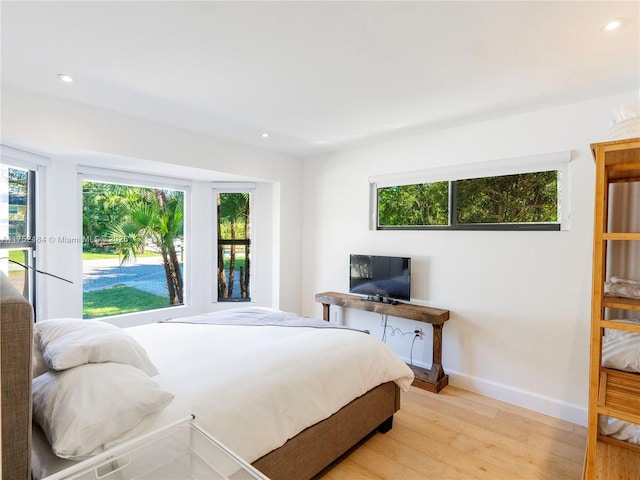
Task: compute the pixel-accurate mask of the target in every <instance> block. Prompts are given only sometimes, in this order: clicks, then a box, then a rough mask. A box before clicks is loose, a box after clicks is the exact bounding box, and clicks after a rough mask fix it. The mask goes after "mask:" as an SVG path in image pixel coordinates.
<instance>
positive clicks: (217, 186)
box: [211, 182, 256, 304]
mask: <svg viewBox="0 0 640 480" xmlns="http://www.w3.org/2000/svg"><path fill="white" fill-rule="evenodd" d="M211 187H212V188H211V204H212V207H213V222H212V226H211V228H212V238H213V239H214V241H215V245H214V247H213V258H212V267H213V269H212V270H213V278H212V291H211V296H212V303H223V304H224V303H254V302H255V298H254V297H255V286H254V284H255V281H254V280H255V278H256V277H255V258H251V262H250V267H249V278H250V281H249V298H247V299H238V298H230V299H220V297H219V296H218V242H219V240H220V239H219V238H218V222H219V219H218V209H217V208H216V205H217V198H218V194H219V193H249V224H250V225H251V227H252V228H251V230H250V231H251V235H250V238H249V239H248V241H249V243H248V246H249V247H251V249H250V255H251V256H253V255H254V248H253V247H254V246H255V240H254V235H255V229H254V228H253V225H254V210H255V196H256V195H255V194H256V184H255V183H251V182H212V184H211ZM229 242H232V240H229ZM242 242H243V244H244V242H245V240H242Z"/></svg>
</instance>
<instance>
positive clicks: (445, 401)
mask: <svg viewBox="0 0 640 480" xmlns="http://www.w3.org/2000/svg"><path fill="white" fill-rule="evenodd" d="M586 436H587V432H586V428H584V427H580V426H578V425H574V424H572V423H569V422H566V421H563V420H558V419H555V418H552V417H549V416H546V415H542V414H539V413H536V412H532V411H530V410H525V409H522V408H519V407H515V406H513V405H510V404H507V403H503V402H500V401H498V400H494V399H491V398H487V397H483V396H482V395H478V394H475V393H471V392H468V391H465V390H461V389H458V388H455V387H452V386H448V387H446V388H445V389H444V390H442V391H441V392H440V393H439V394H437V395H436V394H432V393H429V392H425V391H424V390H420V389H418V388H415V387H411V389H410V391H409V392H407V393H404V394H403V395H402V408H401V410H400V411H399V412H397V413H396V415H395V417H394V422H393V429H391V431H389V432H388V433H386V434H384V435H383V434H380V433H376V434H375V435H373V436H371V437H369V438H368V439H367V440H366V441H364V442H363V443H361V444H360V445H359V446H358V447H356V448H354V449H353V450H352V451H350V452H349V453H348V454H347V455H345V457H344V458H343V459H342V460H341V461H340V462H338V463H336V464H335V465H333V466H332V467H329V468H328V469H327V470H326V471H325V472H323V474H322V475H321V476H320V477H318V478H321V479H322V480H359V479H388V480H414V479H415V480H421V479H447V480H449V479H491V480H497V479H509V480H514V479H532V480H533V479H535V480H546V479H549V480H562V479H576V480H578V479H580V478H581V477H582V464H583V461H584V451H585V444H586Z"/></svg>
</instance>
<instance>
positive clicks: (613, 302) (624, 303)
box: [602, 294, 640, 310]
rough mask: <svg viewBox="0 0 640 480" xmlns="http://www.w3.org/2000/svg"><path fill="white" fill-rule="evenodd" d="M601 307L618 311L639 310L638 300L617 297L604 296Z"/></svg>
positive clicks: (639, 301) (639, 302)
mask: <svg viewBox="0 0 640 480" xmlns="http://www.w3.org/2000/svg"><path fill="white" fill-rule="evenodd" d="M602 305H603V306H604V307H607V308H618V309H620V310H640V298H628V297H618V296H617V295H609V294H605V295H604V300H603V302H602Z"/></svg>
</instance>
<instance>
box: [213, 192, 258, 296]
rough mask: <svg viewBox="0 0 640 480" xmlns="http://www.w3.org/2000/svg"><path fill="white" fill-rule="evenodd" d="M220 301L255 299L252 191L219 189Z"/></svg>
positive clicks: (217, 197) (218, 274)
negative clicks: (252, 251) (252, 293)
mask: <svg viewBox="0 0 640 480" xmlns="http://www.w3.org/2000/svg"><path fill="white" fill-rule="evenodd" d="M216 211H217V230H218V245H217V246H218V255H217V258H218V265H217V284H218V301H219V302H230V301H231V302H248V301H251V193H250V192H248V191H247V192H217V193H216Z"/></svg>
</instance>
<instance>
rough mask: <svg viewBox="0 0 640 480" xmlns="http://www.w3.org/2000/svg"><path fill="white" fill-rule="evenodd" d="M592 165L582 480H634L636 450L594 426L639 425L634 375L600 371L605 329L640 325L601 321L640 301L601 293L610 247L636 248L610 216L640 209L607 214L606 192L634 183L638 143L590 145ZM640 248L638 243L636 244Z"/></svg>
mask: <svg viewBox="0 0 640 480" xmlns="http://www.w3.org/2000/svg"><path fill="white" fill-rule="evenodd" d="M591 148H592V150H593V154H594V158H595V162H596V199H595V221H594V247H593V296H592V304H591V361H590V373H589V425H588V439H587V452H586V458H585V466H584V475H583V478H584V479H585V480H596V479H597V480H612V479H635V478H640V447H638V446H635V445H632V444H630V443H627V442H622V441H619V440H615V439H613V438H611V437H607V436H604V435H602V434H600V428H599V420H600V416H601V415H607V416H610V417H614V418H617V419H620V420H625V421H629V422H633V423H636V424H640V374H638V373H629V372H623V371H620V370H612V369H609V368H603V367H602V338H603V334H604V329H605V328H611V329H617V330H626V331H630V332H638V333H640V322H637V323H635V322H622V321H615V320H608V319H606V314H607V310H608V309H616V310H633V311H640V300H638V299H633V298H626V297H620V296H615V295H610V294H607V293H605V291H604V284H605V281H606V279H607V275H608V271H607V258H608V257H607V254H608V252H609V250H610V248H611V245H612V244H613V243H614V242H640V232H619V231H609V230H610V228H609V225H610V218H612V217H613V216H614V215H632V216H633V217H631V218H638V217H637V216H640V205H634V206H633V207H632V208H631V209H630V210H631V211H621V212H614V211H612V209H613V206H612V204H611V203H610V201H609V200H610V199H609V197H610V194H611V186H612V185H614V184H616V183H619V182H640V138H634V139H628V140H619V141H613V142H604V143H596V144H593V145H591ZM639 244H640V243H639Z"/></svg>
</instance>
